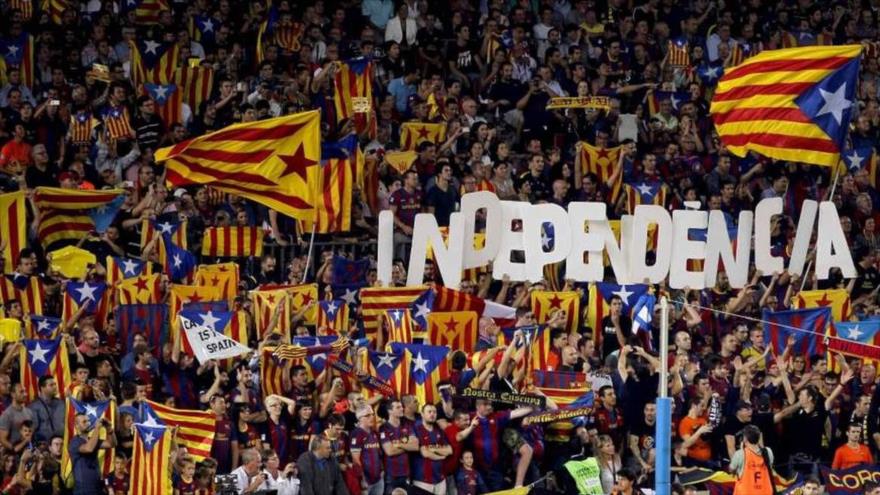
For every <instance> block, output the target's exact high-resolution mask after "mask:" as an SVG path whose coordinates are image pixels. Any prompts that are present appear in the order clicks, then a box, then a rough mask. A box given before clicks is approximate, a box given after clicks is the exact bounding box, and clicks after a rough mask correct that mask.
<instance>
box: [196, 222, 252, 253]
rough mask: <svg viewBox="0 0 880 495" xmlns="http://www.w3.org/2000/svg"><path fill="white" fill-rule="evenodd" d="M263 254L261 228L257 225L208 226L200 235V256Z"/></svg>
mask: <svg viewBox="0 0 880 495" xmlns="http://www.w3.org/2000/svg"><path fill="white" fill-rule="evenodd" d="M262 255H263V230H262V229H261V228H259V227H242V226H238V225H235V226H228V227H208V228H207V229H205V233H204V235H203V236H202V256H209V257H211V258H247V257H250V256H256V257H260V256H262Z"/></svg>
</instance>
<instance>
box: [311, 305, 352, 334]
mask: <svg viewBox="0 0 880 495" xmlns="http://www.w3.org/2000/svg"><path fill="white" fill-rule="evenodd" d="M349 314H350V308H349V307H348V304H347V303H346V302H345V301H343V300H342V299H332V300H330V301H321V302H319V303H318V321H317V323H316V326H317V328H319V329H320V328H324V327H326V328H331V329H333V330H334V331H336V332H345V333H347V332H348V330H349V321H348V319H349Z"/></svg>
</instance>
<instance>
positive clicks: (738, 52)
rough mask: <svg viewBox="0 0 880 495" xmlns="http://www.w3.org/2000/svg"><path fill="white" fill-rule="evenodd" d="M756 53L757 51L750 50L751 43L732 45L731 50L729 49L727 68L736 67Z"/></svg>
mask: <svg viewBox="0 0 880 495" xmlns="http://www.w3.org/2000/svg"><path fill="white" fill-rule="evenodd" d="M757 53H758V52H757V50H754V51H753V50H752V45H751V43H740V42H737V43H734V45H733V48H731V49H730V63H729V64H728V65H727V66H728V67H736V66H737V65H739V64H741V63H743V61H745V59H747V58H749V57H751V56H752V55H756V54H757Z"/></svg>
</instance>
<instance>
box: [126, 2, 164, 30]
mask: <svg viewBox="0 0 880 495" xmlns="http://www.w3.org/2000/svg"><path fill="white" fill-rule="evenodd" d="M120 5H121V6H122V8H121V11H122V14H123V16H127V15H128V13H129V12H130V11H132V10H134V15H135V22H136V23H137V24H139V25H148V24H159V14H161V13H162V11H165V10H171V8H170V7H169V5H168V2H167V0H126V1H125V2H123V3H121V4H120Z"/></svg>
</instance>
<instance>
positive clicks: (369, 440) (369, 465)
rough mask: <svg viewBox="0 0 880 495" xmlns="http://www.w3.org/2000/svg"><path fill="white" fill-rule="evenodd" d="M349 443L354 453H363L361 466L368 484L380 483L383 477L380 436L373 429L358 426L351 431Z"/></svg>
mask: <svg viewBox="0 0 880 495" xmlns="http://www.w3.org/2000/svg"><path fill="white" fill-rule="evenodd" d="M349 445H350V447H349V448H350V450H351V453H352V454H354V453H355V452H360V454H361V467H362V468H363V471H364V479H365V480H366V481H367V484H368V485H372V484H374V483H378V482H379V480H381V479H382V447H381V446H380V445H379V437H377V436H376V434H375V433H373V432H372V431H366V430H364V429H363V428H360V427H358V428H355V429H354V431H353V432H351V442H349Z"/></svg>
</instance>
